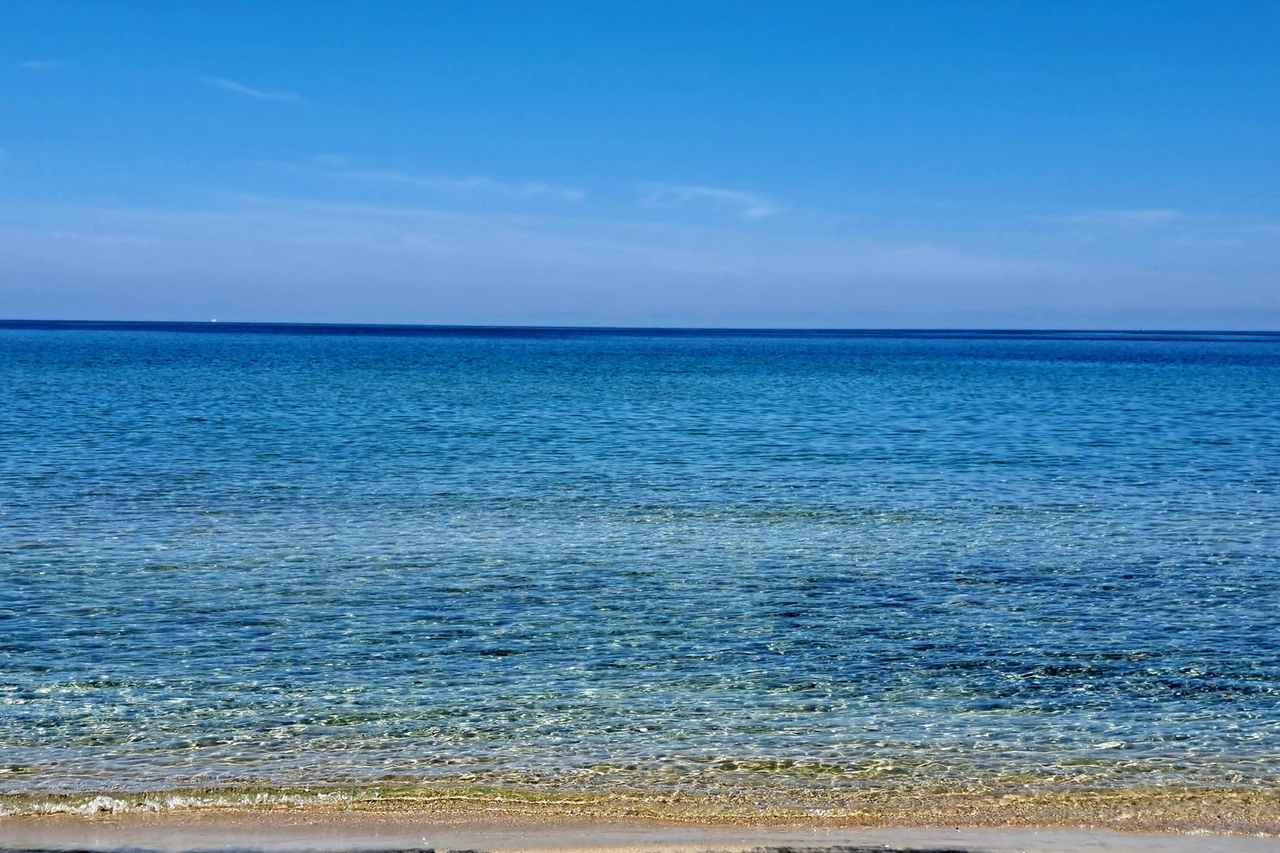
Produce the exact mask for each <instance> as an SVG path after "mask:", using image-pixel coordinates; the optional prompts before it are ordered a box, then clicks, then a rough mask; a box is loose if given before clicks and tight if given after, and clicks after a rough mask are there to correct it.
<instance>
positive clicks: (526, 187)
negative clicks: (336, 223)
mask: <svg viewBox="0 0 1280 853" xmlns="http://www.w3.org/2000/svg"><path fill="white" fill-rule="evenodd" d="M317 162H321V161H320V159H319V158H317ZM322 174H325V175H327V176H329V177H332V178H339V179H342V180H349V181H367V182H371V183H381V184H397V185H399V186H405V187H414V188H417V189H422V190H431V191H434V192H485V193H493V194H496V195H506V196H544V197H548V198H556V199H560V200H561V201H582V200H583V199H584V198H586V193H584V192H583V191H582V190H578V189H574V188H572V187H562V186H557V185H556V184H544V183H540V182H537V181H525V182H519V183H509V182H506V181H497V180H494V179H493V178H486V177H484V176H480V175H476V176H472V177H468V178H452V177H447V176H441V175H418V174H413V173H410V172H398V171H388V170H377V169H369V170H351V169H345V170H325V171H323V172H322Z"/></svg>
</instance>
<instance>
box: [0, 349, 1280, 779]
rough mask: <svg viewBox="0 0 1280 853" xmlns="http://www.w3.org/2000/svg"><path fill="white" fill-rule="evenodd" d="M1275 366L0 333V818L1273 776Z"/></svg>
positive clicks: (1248, 356) (1278, 662)
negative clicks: (291, 793)
mask: <svg viewBox="0 0 1280 853" xmlns="http://www.w3.org/2000/svg"><path fill="white" fill-rule="evenodd" d="M1277 613H1280V336H1267V335H1253V336H1232V335H1160V336H1156V335H1152V336H1143V335H1119V334H1106V335H1079V334H1076V335H1072V334H1033V333H1022V334H1009V335H999V334H961V333H921V334H918V335H909V334H889V333H877V334H862V335H857V334H836V333H797V334H785V333H743V334H726V333H679V334H675V333H657V332H655V333H624V332H618V331H611V332H610V331H606V332H598V333H589V332H565V331H554V330H516V331H507V332H504V331H500V330H476V329H472V330H447V329H425V330H424V329H416V330H415V329H394V328H391V329H388V328H382V329H363V330H361V329H343V328H301V329H300V328H297V327H264V328H258V329H255V328H243V327H241V328H232V329H226V328H222V329H218V330H217V331H216V332H215V331H213V329H211V328H210V326H196V327H160V328H155V327H141V326H139V327H98V328H66V327H58V326H57V325H56V324H45V327H32V326H26V327H15V326H14V325H12V324H11V325H10V326H8V327H6V328H0V771H3V772H0V792H9V793H13V792H53V791H67V790H70V791H75V790H81V791H87V790H107V789H132V790H141V789H172V788H179V787H184V786H189V785H193V784H200V785H204V784H249V783H262V782H265V783H270V784H288V785H297V784H323V783H339V782H341V783H374V782H377V781H378V780H384V779H409V780H413V779H437V778H458V779H465V780H477V781H501V782H548V783H557V784H567V785H587V786H613V785H620V784H622V785H634V786H640V787H646V786H649V787H662V786H671V785H682V786H712V787H714V786H720V785H734V786H737V785H744V784H760V785H782V786H786V785H820V786H836V787H842V786H859V785H873V784H899V783H917V782H919V783H934V782H944V783H950V782H956V783H961V784H965V783H969V782H977V783H983V782H989V781H992V780H995V781H999V782H1001V783H1002V784H1027V785H1033V786H1036V785H1067V786H1073V785H1088V786H1119V785H1124V786H1129V785H1147V784H1161V783H1166V782H1177V783H1191V784H1212V785H1241V784H1243V785H1256V784H1262V783H1264V782H1265V783H1268V784H1270V783H1274V782H1275V781H1276V780H1277V779H1278V778H1280V629H1278V628H1277V624H1276V619H1277V616H1276V614H1277Z"/></svg>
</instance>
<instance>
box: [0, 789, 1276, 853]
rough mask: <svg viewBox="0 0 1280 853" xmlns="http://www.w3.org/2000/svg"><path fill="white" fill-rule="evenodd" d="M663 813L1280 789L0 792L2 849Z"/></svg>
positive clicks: (1145, 816) (863, 808)
mask: <svg viewBox="0 0 1280 853" xmlns="http://www.w3.org/2000/svg"><path fill="white" fill-rule="evenodd" d="M174 820H177V821H179V822H181V821H186V820H198V821H205V822H207V821H209V820H216V821H218V822H221V823H223V824H226V825H227V826H234V825H236V824H243V825H245V826H250V825H261V826H269V825H278V826H289V825H313V826H324V825H332V826H341V825H356V824H359V825H368V826H378V825H388V826H393V825H399V824H403V825H410V824H415V823H425V824H435V825H473V824H495V823H500V824H509V825H520V826H522V827H528V828H536V827H539V826H546V827H558V826H563V825H564V824H566V822H570V823H575V824H579V823H581V824H588V825H606V824H611V823H616V822H619V821H621V822H624V823H637V822H639V823H654V824H661V825H666V826H674V827H681V826H683V827H705V828H717V827H721V828H729V829H732V828H744V827H754V828H760V829H777V830H783V829H800V830H804V829H811V830H835V829H850V830H856V829H891V828H897V829H945V830H951V831H954V830H955V829H956V828H957V827H959V828H989V829H996V828H1004V829H1015V828H1024V829H1025V828H1089V829H1095V830H1110V831H1117V832H1134V833H1152V832H1157V833H1184V834H1186V833H1191V834H1197V835H1235V836H1251V837H1280V789H1277V788H1275V787H1270V786H1261V785H1260V786H1257V787H1250V788H1243V787H1241V788H1231V787H1222V788H1204V787H1200V788H1194V787H1185V788H1174V787H1161V788H1120V789H1095V790H1082V789H1062V790H1007V791H1001V790H958V789H920V788H893V789H890V788H876V789H866V790H854V791H850V790H841V791H833V790H821V789H798V790H797V789H778V788H767V789H761V790H751V789H745V790H735V791H732V792H718V793H697V794H695V793H676V792H657V791H644V790H635V789H619V790H612V791H577V790H557V789H543V788H519V787H496V786H474V785H473V786H468V785H422V784H418V785H404V786H379V787H332V788H322V787H311V788H268V787H256V788H207V789H188V790H175V791H163V792H114V793H113V792H103V793H97V794H65V795H54V794H34V793H32V794H0V849H2V848H4V847H5V846H6V844H5V841H4V839H6V838H9V837H10V836H12V831H13V830H14V829H15V828H16V827H19V826H21V827H27V828H29V829H31V830H33V831H34V830H36V829H38V827H39V826H41V825H45V826H48V827H50V828H52V827H54V826H55V825H56V826H59V827H74V826H84V827H90V826H92V827H100V828H105V827H126V828H127V827H130V826H133V827H140V828H141V827H146V826H156V825H160V824H162V823H165V822H166V821H170V822H171V821H174Z"/></svg>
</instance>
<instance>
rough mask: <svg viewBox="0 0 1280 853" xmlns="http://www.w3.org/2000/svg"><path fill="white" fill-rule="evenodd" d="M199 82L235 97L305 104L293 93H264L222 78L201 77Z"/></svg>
mask: <svg viewBox="0 0 1280 853" xmlns="http://www.w3.org/2000/svg"><path fill="white" fill-rule="evenodd" d="M200 82H202V83H205V84H207V85H209V86H217V87H218V88H219V89H226V90H227V91H228V92H235V93H236V94H237V95H244V96H245V97H249V98H257V99H258V100H259V101H279V102H281V103H288V104H304V103H306V98H303V97H302V96H301V95H297V94H294V93H293V92H264V91H263V90H261V89H253V88H250V87H249V86H246V85H244V84H243V83H237V82H236V81H235V80H227V79H226V78H224V77H201V78H200Z"/></svg>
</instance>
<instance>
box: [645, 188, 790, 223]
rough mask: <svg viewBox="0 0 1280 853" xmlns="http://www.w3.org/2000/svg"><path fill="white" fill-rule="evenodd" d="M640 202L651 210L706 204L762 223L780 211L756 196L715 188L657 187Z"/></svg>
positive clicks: (772, 203) (754, 194)
mask: <svg viewBox="0 0 1280 853" xmlns="http://www.w3.org/2000/svg"><path fill="white" fill-rule="evenodd" d="M642 201H643V203H644V204H647V205H650V206H655V207H670V206H674V205H678V204H689V203H696V202H708V203H710V204H714V205H717V206H719V207H724V208H729V209H731V210H734V211H736V212H737V214H738V216H741V217H742V218H743V219H764V218H766V217H769V216H773V215H774V214H776V213H778V212H779V211H780V210H781V208H779V207H778V206H777V205H776V204H775V203H774V202H773V201H771V200H769V199H767V198H765V197H764V196H762V195H758V194H757V193H751V192H744V191H742V190H726V189H720V188H718V187H688V186H670V185H667V184H661V185H659V186H657V187H655V188H654V189H653V190H652V192H650V193H649V194H648V195H647V196H645V198H644V199H643V200H642Z"/></svg>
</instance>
